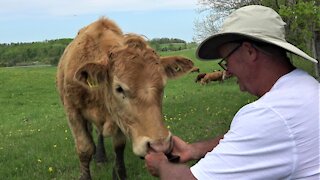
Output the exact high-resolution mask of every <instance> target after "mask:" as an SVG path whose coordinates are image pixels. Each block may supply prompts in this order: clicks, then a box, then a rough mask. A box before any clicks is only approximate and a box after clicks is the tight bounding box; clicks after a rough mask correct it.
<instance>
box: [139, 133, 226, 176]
mask: <svg viewBox="0 0 320 180" xmlns="http://www.w3.org/2000/svg"><path fill="white" fill-rule="evenodd" d="M222 138H223V136H219V137H216V138H214V139H212V140H207V141H201V142H197V143H192V144H187V143H186V142H184V141H183V140H182V139H180V138H179V137H177V136H174V137H173V141H174V149H173V152H172V154H174V155H178V156H180V163H184V162H187V161H190V160H198V159H200V158H202V157H203V156H205V154H206V153H207V152H209V151H211V150H212V149H213V148H214V147H216V146H217V145H218V144H219V141H220V139H222ZM145 162H146V166H147V168H148V170H149V172H150V173H151V174H152V175H153V176H157V177H160V179H164V180H166V179H183V180H189V179H190V180H193V179H196V178H195V177H194V176H193V174H192V172H191V171H190V168H189V167H188V166H187V165H184V164H175V163H170V162H169V161H168V159H167V157H166V156H165V155H164V154H163V153H157V152H150V153H149V154H147V155H146V156H145Z"/></svg>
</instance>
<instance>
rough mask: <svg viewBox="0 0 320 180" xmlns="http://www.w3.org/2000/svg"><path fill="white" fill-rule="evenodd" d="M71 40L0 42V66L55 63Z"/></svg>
mask: <svg viewBox="0 0 320 180" xmlns="http://www.w3.org/2000/svg"><path fill="white" fill-rule="evenodd" d="M71 41H72V39H56V40H47V41H44V42H31V43H10V44H0V67H10V66H28V65H43V64H50V65H57V64H58V62H59V59H60V57H61V55H62V53H63V51H64V49H65V48H66V47H67V45H68V44H69V43H70V42H71ZM148 42H149V44H150V46H151V47H153V48H154V49H155V50H156V51H177V50H182V49H186V48H189V47H190V46H188V43H186V42H185V41H184V40H181V39H176V38H156V39H152V40H150V41H148ZM193 46H194V45H193Z"/></svg>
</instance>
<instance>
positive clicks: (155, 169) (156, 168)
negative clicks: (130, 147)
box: [144, 152, 169, 177]
mask: <svg viewBox="0 0 320 180" xmlns="http://www.w3.org/2000/svg"><path fill="white" fill-rule="evenodd" d="M144 158H145V164H146V167H147V169H148V171H149V172H150V174H152V175H153V176H156V177H159V176H160V167H161V165H163V164H164V163H169V161H168V159H167V157H166V156H165V154H163V153H157V152H149V153H148V154H147V155H146V156H145V157H144Z"/></svg>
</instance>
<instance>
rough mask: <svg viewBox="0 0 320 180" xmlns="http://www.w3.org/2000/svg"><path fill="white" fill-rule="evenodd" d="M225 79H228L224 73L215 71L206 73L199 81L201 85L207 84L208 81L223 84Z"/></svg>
mask: <svg viewBox="0 0 320 180" xmlns="http://www.w3.org/2000/svg"><path fill="white" fill-rule="evenodd" d="M226 78H229V76H228V75H227V73H226V71H215V72H211V73H207V74H206V75H205V76H204V77H203V78H202V79H201V81H200V83H201V84H208V83H209V82H210V81H219V82H223V81H224V80H225V79H226Z"/></svg>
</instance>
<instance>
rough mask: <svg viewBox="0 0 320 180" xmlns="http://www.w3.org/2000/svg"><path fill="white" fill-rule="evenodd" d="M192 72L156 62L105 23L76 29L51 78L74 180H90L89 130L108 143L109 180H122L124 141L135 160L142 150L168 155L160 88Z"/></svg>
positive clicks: (181, 62)
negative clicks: (76, 173)
mask: <svg viewBox="0 0 320 180" xmlns="http://www.w3.org/2000/svg"><path fill="white" fill-rule="evenodd" d="M192 67H193V63H192V61H190V60H188V59H186V58H183V57H178V56H172V57H164V58H161V57H159V56H158V55H157V54H156V53H155V51H154V50H153V49H151V48H150V47H149V46H148V45H147V43H146V41H145V40H144V39H143V38H142V37H140V36H137V35H133V34H127V35H124V34H123V33H122V31H121V30H120V29H119V27H118V26H117V25H116V24H115V23H114V22H112V21H110V20H109V19H106V18H101V19H100V20H98V21H96V22H94V23H92V24H90V25H88V26H87V27H84V28H83V29H81V30H80V31H79V33H78V35H77V36H76V38H75V39H74V40H73V41H72V42H71V43H70V44H69V45H68V47H67V48H66V49H65V51H64V53H63V55H62V57H61V59H60V62H59V66H58V72H57V88H58V91H59V93H60V97H61V100H62V103H63V105H64V108H65V111H66V114H67V116H68V123H69V126H70V128H71V130H72V134H73V137H74V139H75V145H76V150H77V154H78V156H79V159H80V173H81V175H80V179H91V175H90V169H89V164H90V161H91V159H92V156H93V154H94V152H95V144H94V141H93V139H92V134H91V130H90V129H91V128H90V126H91V124H93V125H95V126H96V128H97V130H98V132H99V133H100V134H102V135H103V136H111V137H112V138H113V147H114V151H115V153H116V158H115V161H116V162H115V165H114V170H113V177H114V179H118V178H119V179H126V173H125V166H124V160H123V151H124V147H125V143H126V137H127V138H130V139H131V140H132V147H133V152H134V153H135V154H136V155H137V156H140V157H144V156H145V155H146V153H147V150H148V148H152V149H153V150H155V151H158V152H164V153H168V152H170V151H171V148H172V141H171V133H170V131H169V130H168V129H167V128H166V126H165V125H164V122H163V117H162V116H163V115H162V96H163V91H164V87H165V84H166V80H167V79H172V78H175V77H179V76H182V75H184V74H186V73H188V72H189V71H190V69H191V68H192Z"/></svg>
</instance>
